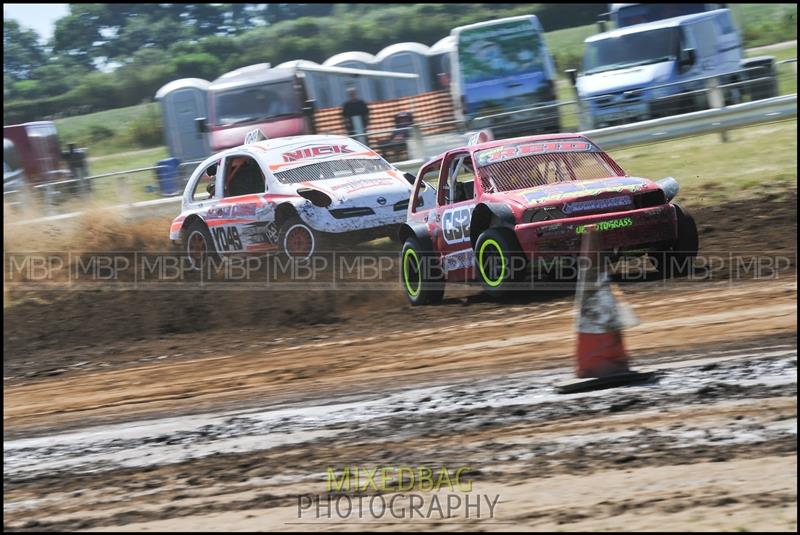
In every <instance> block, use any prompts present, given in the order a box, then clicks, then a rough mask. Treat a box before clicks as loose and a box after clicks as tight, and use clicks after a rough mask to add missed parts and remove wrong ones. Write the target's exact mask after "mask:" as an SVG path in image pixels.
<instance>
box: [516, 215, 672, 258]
mask: <svg viewBox="0 0 800 535" xmlns="http://www.w3.org/2000/svg"><path fill="white" fill-rule="evenodd" d="M590 224H597V225H598V230H599V235H600V242H601V247H602V248H603V249H605V250H609V249H621V250H624V249H636V248H646V247H649V246H657V245H661V244H664V243H669V242H672V241H675V240H676V239H677V232H678V230H677V219H676V216H675V208H674V207H673V206H672V205H671V204H663V205H660V206H654V207H651V208H639V209H636V210H628V211H625V212H612V213H606V214H596V215H590V216H584V217H575V218H570V219H564V220H557V221H540V222H537V223H524V224H520V225H516V226H515V227H514V231H515V232H516V235H517V239H518V240H519V243H520V245H521V246H522V251H524V253H525V254H526V256H527V257H528V258H529V259H531V260H532V259H534V258H543V257H552V256H564V255H576V254H578V253H579V252H580V248H581V239H582V237H583V232H584V228H585V226H586V225H590Z"/></svg>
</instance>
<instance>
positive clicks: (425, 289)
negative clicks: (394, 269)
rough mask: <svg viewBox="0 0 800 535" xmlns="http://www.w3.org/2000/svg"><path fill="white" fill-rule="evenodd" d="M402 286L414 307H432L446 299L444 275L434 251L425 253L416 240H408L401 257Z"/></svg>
mask: <svg viewBox="0 0 800 535" xmlns="http://www.w3.org/2000/svg"><path fill="white" fill-rule="evenodd" d="M400 259H401V262H402V269H401V270H402V275H401V276H402V281H401V282H402V284H403V290H404V291H405V293H406V297H408V300H409V301H410V302H411V304H412V305H432V304H436V303H439V302H440V301H441V300H442V297H444V273H443V272H442V268H441V265H440V262H439V261H438V259H437V258H436V255H435V254H434V253H433V252H432V251H425V250H423V248H422V247H421V245H420V242H419V240H417V239H416V238H413V237H412V238H408V239H407V240H406V242H405V244H404V245H403V252H402V253H401V256H400Z"/></svg>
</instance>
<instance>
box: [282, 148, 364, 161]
mask: <svg viewBox="0 0 800 535" xmlns="http://www.w3.org/2000/svg"><path fill="white" fill-rule="evenodd" d="M352 152H355V151H353V150H352V149H350V148H348V147H347V145H318V146H314V147H305V148H302V149H297V150H293V151H291V152H284V153H283V161H284V162H297V161H300V160H307V159H309V158H319V157H322V156H331V155H334V154H350V153H352Z"/></svg>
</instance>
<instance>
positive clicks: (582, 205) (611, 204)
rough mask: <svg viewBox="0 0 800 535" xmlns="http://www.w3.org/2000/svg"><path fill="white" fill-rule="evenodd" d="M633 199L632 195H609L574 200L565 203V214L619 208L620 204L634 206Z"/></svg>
mask: <svg viewBox="0 0 800 535" xmlns="http://www.w3.org/2000/svg"><path fill="white" fill-rule="evenodd" d="M632 205H633V200H632V199H631V197H630V195H621V196H619V197H607V198H605V199H589V200H588V201H573V202H568V203H566V204H564V209H563V211H564V213H565V214H574V213H576V212H590V211H594V210H606V209H608V208H619V207H620V206H632Z"/></svg>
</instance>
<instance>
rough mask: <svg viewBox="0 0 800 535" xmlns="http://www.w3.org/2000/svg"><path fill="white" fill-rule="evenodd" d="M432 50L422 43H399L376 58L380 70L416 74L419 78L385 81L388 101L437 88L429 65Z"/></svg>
mask: <svg viewBox="0 0 800 535" xmlns="http://www.w3.org/2000/svg"><path fill="white" fill-rule="evenodd" d="M429 54H430V49H429V48H428V47H427V46H425V45H423V44H421V43H397V44H395V45H390V46H387V47H386V48H384V49H383V50H381V51H380V52H378V53H377V54H376V56H375V59H376V60H377V65H378V68H379V69H380V70H384V71H394V72H405V73H409V74H416V75H418V76H419V78H417V79H414V80H402V79H395V78H387V79H385V80H384V81H383V87H384V97H385V98H387V99H391V98H399V97H408V96H413V95H418V94H419V93H425V92H427V91H432V90H433V88H434V87H435V83H434V82H433V76H431V69H430V64H429Z"/></svg>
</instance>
